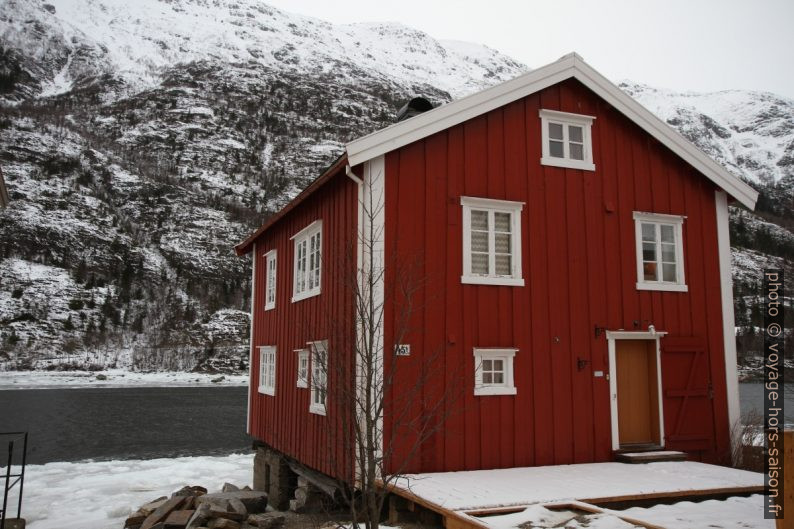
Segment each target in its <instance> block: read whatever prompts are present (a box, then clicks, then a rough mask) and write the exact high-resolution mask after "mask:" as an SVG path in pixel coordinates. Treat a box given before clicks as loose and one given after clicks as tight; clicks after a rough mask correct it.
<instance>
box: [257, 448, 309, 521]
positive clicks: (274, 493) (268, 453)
mask: <svg viewBox="0 0 794 529" xmlns="http://www.w3.org/2000/svg"><path fill="white" fill-rule="evenodd" d="M297 483H298V476H297V475H296V474H295V473H294V472H293V471H292V469H290V468H289V465H288V464H287V460H286V458H285V457H284V455H283V454H281V453H280V452H277V451H276V450H273V449H272V448H270V447H268V446H264V445H258V446H257V447H256V455H255V456H254V490H261V491H264V492H267V501H268V503H269V504H270V506H272V507H273V508H274V509H276V510H278V511H283V510H286V509H287V508H289V504H290V500H292V499H293V498H294V497H295V489H296V488H297Z"/></svg>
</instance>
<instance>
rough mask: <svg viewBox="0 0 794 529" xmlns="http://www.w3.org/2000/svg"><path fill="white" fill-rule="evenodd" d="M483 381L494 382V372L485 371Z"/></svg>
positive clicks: (486, 382) (485, 382)
mask: <svg viewBox="0 0 794 529" xmlns="http://www.w3.org/2000/svg"><path fill="white" fill-rule="evenodd" d="M482 383H483V384H493V374H492V373H483V374H482Z"/></svg>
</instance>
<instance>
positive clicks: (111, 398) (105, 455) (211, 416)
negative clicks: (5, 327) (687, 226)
mask: <svg viewBox="0 0 794 529" xmlns="http://www.w3.org/2000/svg"><path fill="white" fill-rule="evenodd" d="M246 394H247V388H245V387H229V386H226V387H195V388H151V387H147V388H85V389H30V390H10V391H0V431H6V432H7V431H18V430H27V431H28V432H30V440H29V446H28V462H29V463H32V464H39V463H47V462H50V461H80V460H84V459H100V460H101V459H150V458H156V457H176V456H184V455H212V454H228V453H231V452H233V451H244V450H248V449H249V448H250V446H251V438H250V437H249V436H248V435H246V433H245V418H246V417H245V416H246ZM739 395H740V400H741V408H742V414H743V415H744V414H746V413H748V412H749V411H750V410H756V412H757V413H758V414H759V415H763V384H761V383H760V382H746V383H742V384H739ZM785 416H786V422H787V423H789V424H794V384H789V385H787V386H786V407H785Z"/></svg>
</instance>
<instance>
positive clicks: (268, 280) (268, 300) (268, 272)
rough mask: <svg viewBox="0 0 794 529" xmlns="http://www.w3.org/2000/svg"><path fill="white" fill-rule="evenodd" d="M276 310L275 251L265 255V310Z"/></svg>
mask: <svg viewBox="0 0 794 529" xmlns="http://www.w3.org/2000/svg"><path fill="white" fill-rule="evenodd" d="M275 308H276V250H270V251H269V252H267V253H266V254H265V310H272V309H275Z"/></svg>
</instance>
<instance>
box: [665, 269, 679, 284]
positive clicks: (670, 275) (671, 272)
mask: <svg viewBox="0 0 794 529" xmlns="http://www.w3.org/2000/svg"><path fill="white" fill-rule="evenodd" d="M662 281H669V282H671V283H675V282H676V281H677V278H676V276H675V265H674V264H663V265H662Z"/></svg>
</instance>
